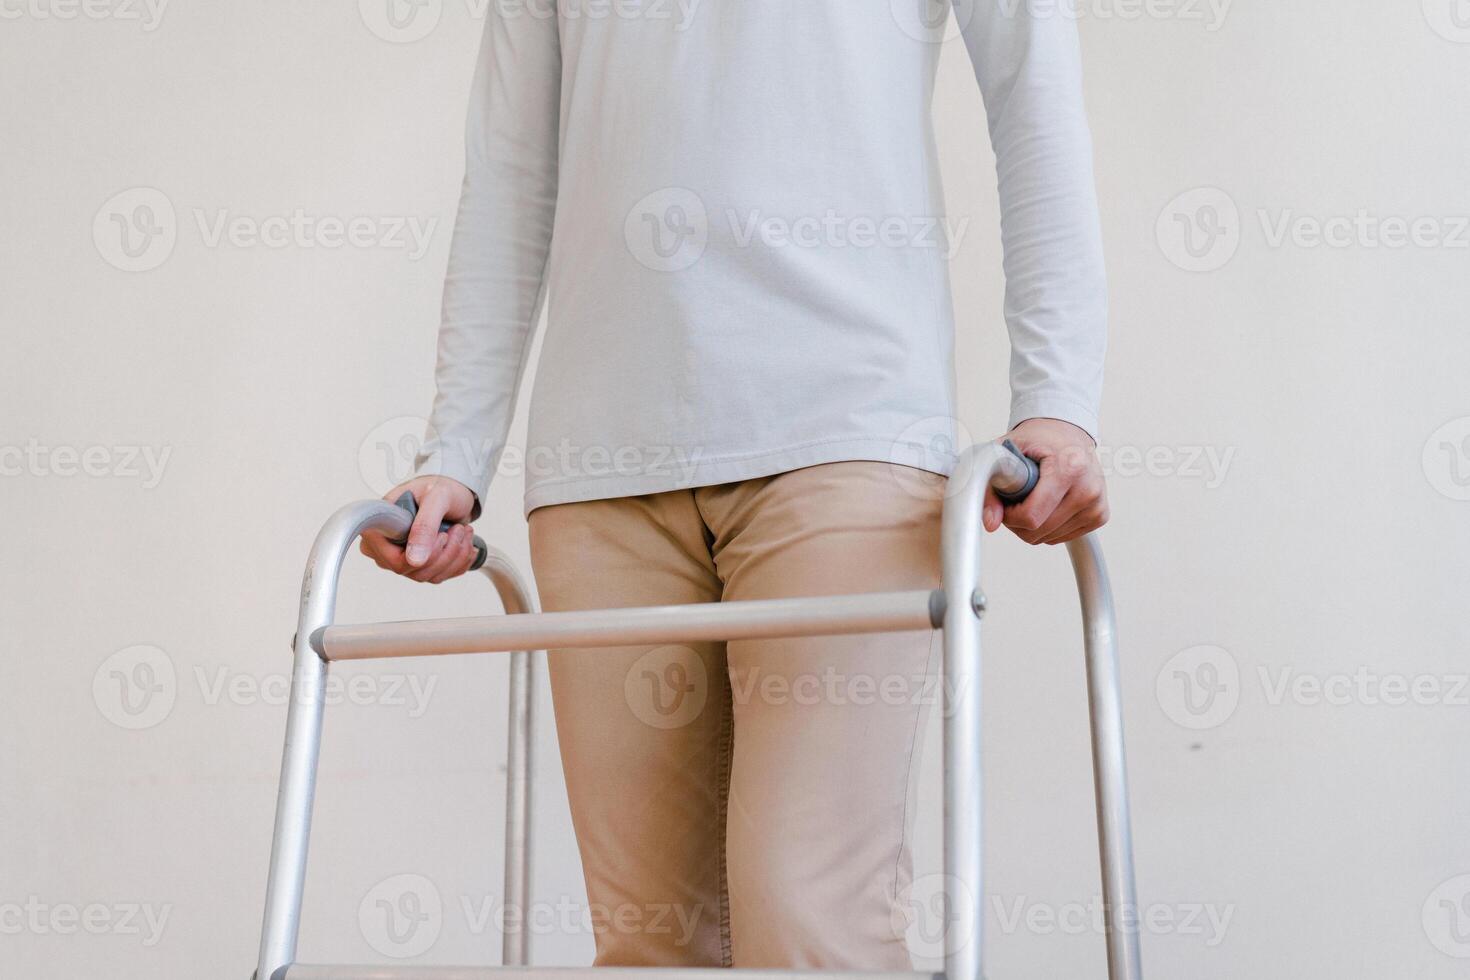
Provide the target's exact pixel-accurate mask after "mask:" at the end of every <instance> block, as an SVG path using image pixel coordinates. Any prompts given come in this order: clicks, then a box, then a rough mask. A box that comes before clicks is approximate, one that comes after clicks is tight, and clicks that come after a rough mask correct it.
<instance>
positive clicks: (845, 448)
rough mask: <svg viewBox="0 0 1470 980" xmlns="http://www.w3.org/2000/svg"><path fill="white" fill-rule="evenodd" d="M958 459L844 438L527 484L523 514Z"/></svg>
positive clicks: (926, 466)
mask: <svg viewBox="0 0 1470 980" xmlns="http://www.w3.org/2000/svg"><path fill="white" fill-rule="evenodd" d="M954 459H955V458H954V456H953V455H952V454H949V453H941V452H937V451H934V450H930V449H926V448H924V447H921V446H915V445H909V444H903V443H895V442H894V441H893V440H891V439H841V440H834V441H829V442H821V443H814V444H807V445H803V446H789V447H786V448H784V449H777V450H773V451H771V452H764V453H759V454H755V455H751V454H741V455H738V456H724V457H715V458H712V459H701V460H698V461H692V462H689V463H687V464H683V465H675V466H673V468H672V469H673V472H664V471H661V472H658V473H606V474H598V475H591V476H578V477H562V478H554V479H553V480H549V481H544V482H541V483H538V484H532V485H529V486H527V487H526V496H525V514H526V515H527V516H529V515H530V513H531V511H533V510H535V509H536V508H538V507H552V506H555V505H557V504H575V503H584V502H586V501H589V500H608V499H611V498H614V497H642V496H646V495H648V494H654V493H668V492H669V491H672V490H693V489H695V488H696V487H708V486H715V485H717V484H721V483H738V482H740V481H742V480H757V479H760V478H761V477H767V476H774V475H776V474H777V473H787V472H790V471H791V470H800V469H805V468H806V467H808V466H821V465H823V464H825V463H848V462H859V461H863V462H876V463H893V464H896V465H899V466H911V467H914V468H915V469H920V470H926V471H928V472H930V473H937V474H939V475H940V476H948V475H949V474H950V472H951V471H952V470H953V469H954Z"/></svg>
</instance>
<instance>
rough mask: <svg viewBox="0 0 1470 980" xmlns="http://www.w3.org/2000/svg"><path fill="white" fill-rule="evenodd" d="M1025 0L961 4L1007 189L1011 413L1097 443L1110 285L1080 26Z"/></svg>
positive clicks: (1003, 205)
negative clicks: (1066, 427)
mask: <svg viewBox="0 0 1470 980" xmlns="http://www.w3.org/2000/svg"><path fill="white" fill-rule="evenodd" d="M1043 6H1044V8H1045V9H1041V10H1036V11H1035V12H1033V5H1032V4H1031V3H1028V2H1027V0H972V2H970V3H956V5H955V13H956V16H957V17H958V18H959V20H960V22H961V29H962V31H963V35H964V39H965V45H966V47H967V48H968V49H969V53H970V61H971V63H972V65H973V66H974V69H975V77H976V79H977V80H978V81H979V83H980V92H981V95H982V96H983V97H984V100H985V112H986V117H987V119H988V122H989V129H990V140H991V145H992V146H993V147H994V150H995V159H996V172H997V178H998V182H999V188H1000V212H1001V244H1002V248H1003V251H1004V255H1005V258H1004V267H1005V279H1006V293H1005V319H1006V328H1007V330H1008V331H1009V333H1010V341H1011V361H1010V380H1011V415H1010V425H1012V426H1014V425H1016V424H1017V423H1019V422H1022V421H1025V420H1026V419H1028V418H1040V417H1046V418H1057V419H1062V420H1064V421H1067V422H1071V423H1073V424H1074V425H1077V426H1079V427H1080V428H1082V429H1083V430H1084V431H1086V432H1087V434H1088V435H1090V436H1092V438H1093V440H1094V441H1096V439H1097V434H1098V405H1099V401H1100V400H1101V397H1102V377H1103V355H1104V353H1105V350H1106V347H1107V280H1106V275H1105V272H1104V269H1103V252H1102V232H1101V229H1100V227H1099V220H1098V209H1097V191H1096V188H1095V187H1094V183H1093V171H1092V137H1091V134H1090V133H1089V131H1088V127H1087V117H1086V114H1085V112H1084V109H1083V104H1082V67H1081V55H1080V52H1079V44H1078V40H1077V28H1076V23H1075V21H1074V19H1073V18H1071V17H1069V16H1066V14H1065V11H1064V10H1063V9H1062V7H1064V6H1065V5H1062V6H1061V7H1059V6H1057V5H1055V4H1047V5H1043Z"/></svg>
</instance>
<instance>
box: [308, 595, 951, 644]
mask: <svg viewBox="0 0 1470 980" xmlns="http://www.w3.org/2000/svg"><path fill="white" fill-rule="evenodd" d="M943 616H944V593H943V592H942V591H940V590H938V589H935V590H934V591H933V592H925V591H923V590H918V591H914V592H875V593H872V594H871V595H837V596H820V597H813V598H809V599H745V600H741V601H731V602H692V603H689V604H687V605H680V606H644V607H641V608H632V609H595V610H585V611H578V612H556V613H536V614H533V615H527V616H474V617H468V618H465V619H421V620H410V621H408V622H403V623H370V624H365V625H362V626H328V627H326V628H324V629H320V630H317V632H316V633H315V634H314V635H313V636H312V642H311V645H312V649H314V650H316V651H317V652H318V653H320V654H321V655H322V657H323V658H324V659H326V660H369V659H372V658H375V657H424V656H433V655H436V654H444V653H495V652H503V651H506V650H542V649H546V648H552V649H561V648H577V647H594V646H641V645H644V644H649V643H677V642H692V641H695V640H749V639H755V638H758V637H772V636H834V635H838V634H851V633H892V632H897V631H901V630H927V629H935V628H937V627H938V626H939V625H940V623H941V622H942V621H943Z"/></svg>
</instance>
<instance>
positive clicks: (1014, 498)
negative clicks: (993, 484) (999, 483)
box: [995, 439, 1041, 504]
mask: <svg viewBox="0 0 1470 980" xmlns="http://www.w3.org/2000/svg"><path fill="white" fill-rule="evenodd" d="M1001 446H1003V447H1004V448H1006V449H1009V450H1010V451H1011V453H1012V454H1014V455H1015V457H1016V458H1017V459H1019V460H1020V461H1021V462H1022V464H1024V465H1025V467H1026V484H1025V486H1023V487H1021V489H1019V490H1015V491H1013V492H1011V493H1001V492H1000V491H999V490H997V491H995V495H996V496H997V497H999V498H1000V501H1001V503H1003V504H1019V503H1020V502H1021V501H1023V500H1025V499H1026V498H1027V497H1029V496H1030V495H1031V491H1032V490H1035V489H1036V481H1037V480H1039V479H1041V467H1040V466H1038V465H1036V460H1034V459H1032V458H1031V457H1030V456H1027V455H1026V454H1025V453H1023V452H1021V450H1019V449H1017V448H1016V444H1015V443H1014V442H1011V440H1009V439H1007V440H1006V441H1005V442H1003V443H1001Z"/></svg>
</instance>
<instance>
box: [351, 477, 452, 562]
mask: <svg viewBox="0 0 1470 980" xmlns="http://www.w3.org/2000/svg"><path fill="white" fill-rule="evenodd" d="M405 490H407V491H409V492H411V493H412V494H413V498H414V500H416V501H418V505H419V512H418V516H416V517H415V518H414V519H413V527H412V528H411V529H410V530H409V532H408V544H407V546H406V547H405V546H402V545H396V544H394V543H393V542H391V541H389V540H388V538H387V537H386V536H385V535H384V534H383V533H382V532H381V531H366V532H364V533H363V535H362V553H363V554H365V555H367V556H368V557H369V558H371V559H372V560H373V561H375V562H377V563H378V567H379V568H386V569H387V570H388V571H390V572H397V573H398V574H399V575H403V576H406V577H408V578H411V579H413V580H414V581H415V582H442V581H444V580H445V579H450V578H454V577H455V576H456V575H463V574H464V573H465V572H467V571H469V568H470V562H472V561H473V560H474V558H475V545H474V541H475V532H474V530H473V529H471V527H470V526H469V525H468V524H465V523H462V522H463V521H467V520H469V519H470V514H471V513H473V510H474V506H475V495H474V493H473V492H472V491H471V490H470V488H469V487H467V486H465V485H464V484H463V483H460V482H459V481H458V480H451V479H448V478H447V477H442V476H420V477H415V478H414V479H412V480H409V481H408V482H407V483H404V484H401V485H400V486H396V487H394V488H393V489H392V490H389V491H388V493H387V495H386V496H385V497H384V498H383V499H384V500H388V501H394V500H397V499H398V498H399V497H401V496H403V491H405ZM443 520H451V521H454V522H455V524H454V527H452V528H450V529H449V530H448V531H447V532H445V533H441V532H440V531H439V522H440V521H443Z"/></svg>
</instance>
